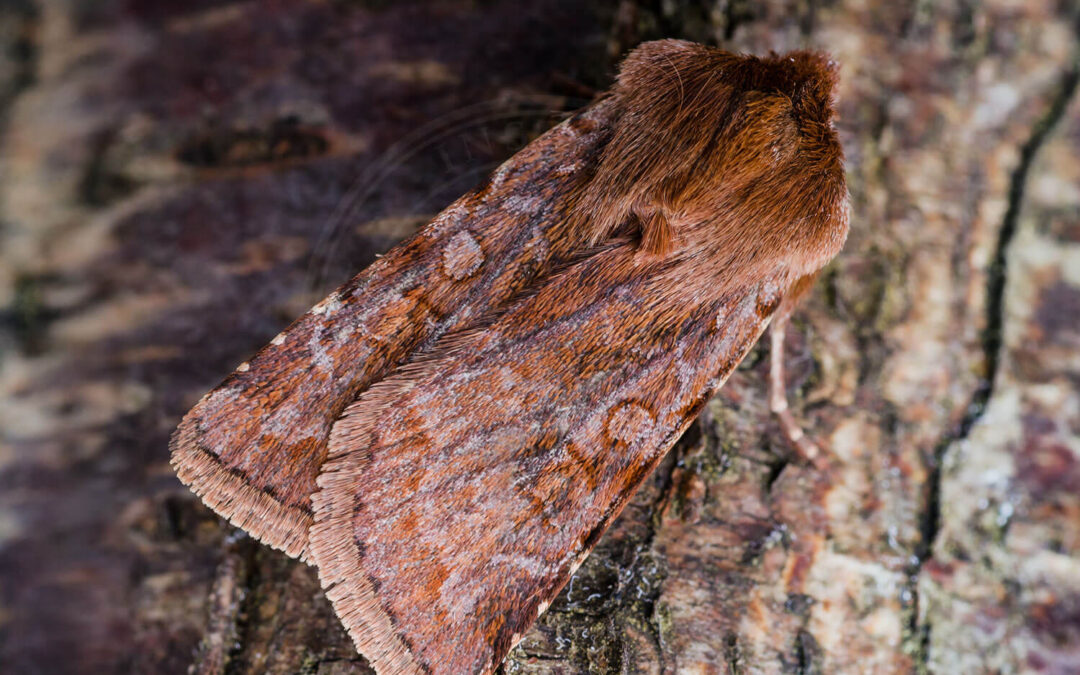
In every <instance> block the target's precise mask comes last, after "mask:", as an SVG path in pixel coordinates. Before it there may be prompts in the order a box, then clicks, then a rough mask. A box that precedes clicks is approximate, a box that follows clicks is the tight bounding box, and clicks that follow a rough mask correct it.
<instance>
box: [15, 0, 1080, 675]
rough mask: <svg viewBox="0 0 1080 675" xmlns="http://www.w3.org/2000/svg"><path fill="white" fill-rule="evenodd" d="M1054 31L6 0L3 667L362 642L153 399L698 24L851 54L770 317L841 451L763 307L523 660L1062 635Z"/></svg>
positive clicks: (1069, 513) (953, 20) (1064, 307)
mask: <svg viewBox="0 0 1080 675" xmlns="http://www.w3.org/2000/svg"><path fill="white" fill-rule="evenodd" d="M586 5H587V6H588V8H587V9H586V8H585V6H586ZM1078 34H1080V10H1078V9H1077V8H1076V6H1075V5H1073V4H1071V3H1068V2H1051V1H1050V0H1047V1H1046V2H1025V3H1016V2H1011V1H1009V0H991V1H989V2H986V3H968V2H964V1H962V0H955V1H951V2H942V3H922V2H910V3H894V2H857V1H855V0H837V1H835V2H802V1H796V0H789V1H787V2H783V1H770V2H766V3H749V2H743V1H742V0H718V1H717V2H715V3H711V4H703V5H698V4H695V3H690V2H681V1H680V2H659V1H656V2H647V1H645V0H624V1H622V2H615V1H614V0H611V1H609V2H600V3H574V2H569V1H566V0H541V1H540V2H537V3H515V2H508V1H507V2H503V1H496V2H490V3H469V2H464V1H458V0H448V1H447V2H440V3H434V4H423V3H417V4H412V3H380V2H359V3H327V2H315V1H314V0H311V1H301V0H295V1H293V2H276V3H242V2H221V3H209V2H199V3H131V2H119V0H114V1H108V2H99V3H76V2H62V1H59V0H50V1H42V2H40V3H36V4H35V3H31V2H29V0H26V1H25V2H11V1H9V2H4V3H0V47H2V49H3V52H4V54H3V56H2V57H0V124H2V125H3V127H2V134H3V135H2V138H0V144H2V145H0V216H2V219H0V401H2V406H0V579H2V583H0V669H3V670H4V671H5V672H8V671H10V672H50V673H64V672H117V671H118V672H185V671H189V672H197V673H226V672H227V673H295V672H306V673H347V672H368V670H367V666H366V664H365V662H364V660H363V659H362V658H361V657H359V656H358V655H357V654H356V653H355V651H354V650H353V648H352V646H351V643H350V641H349V640H348V638H347V636H346V635H345V633H344V632H343V630H342V629H341V628H340V625H339V624H338V622H337V620H336V618H335V617H334V615H333V612H332V610H331V608H330V606H329V604H328V603H327V601H326V600H325V599H324V598H323V596H322V593H321V591H320V589H319V584H318V579H317V576H316V574H315V572H314V570H313V569H312V568H310V567H307V566H305V565H303V564H302V563H298V562H295V561H292V560H290V559H288V558H286V557H285V556H283V555H281V554H279V553H276V552H274V551H271V550H268V549H266V548H264V547H261V546H259V545H258V544H257V543H255V542H253V541H251V540H250V539H247V538H246V537H244V536H242V535H240V534H238V533H236V532H235V531H233V530H232V529H231V528H229V527H228V526H227V525H226V524H223V523H222V522H221V521H220V520H219V519H218V518H216V517H215V516H214V515H213V514H212V513H211V512H209V511H208V510H207V509H205V508H204V507H203V506H202V505H201V504H200V503H199V501H198V499H197V498H195V497H194V496H193V495H192V494H190V492H188V491H187V490H186V489H185V488H184V487H183V486H181V485H180V484H179V482H178V481H177V480H176V479H175V477H174V476H173V475H172V472H171V470H170V469H169V466H168V449H167V441H168V436H169V433H170V432H171V430H172V429H173V428H174V426H175V425H176V423H177V422H178V420H179V418H180V416H181V415H182V414H183V413H184V412H185V411H186V410H187V409H188V408H189V407H190V406H191V405H192V404H194V403H195V401H196V400H198V398H199V397H200V396H201V395H202V394H203V393H204V392H205V391H206V390H208V389H209V388H210V387H211V386H213V385H214V384H216V383H217V382H218V381H219V380H220V379H221V378H222V377H224V376H225V375H226V374H228V373H229V372H230V371H231V370H232V369H233V368H234V367H235V366H236V365H237V364H239V363H240V362H241V361H243V360H244V359H245V358H247V357H248V356H249V355H250V354H251V353H252V352H253V351H254V350H255V349H257V348H258V347H260V346H262V345H263V344H265V343H266V342H267V341H269V339H270V338H272V337H273V336H274V335H275V334H276V333H277V332H278V331H279V330H281V328H283V327H284V326H285V325H286V324H287V323H288V322H289V321H290V320H291V319H292V318H293V317H295V316H297V315H299V314H300V313H302V312H303V311H305V310H306V309H307V308H308V307H309V306H310V305H311V304H313V303H314V302H315V301H317V300H318V299H320V298H321V297H322V296H323V295H324V294H325V293H326V292H327V291H329V290H330V289H332V288H333V287H335V286H336V285H338V284H339V283H340V282H342V281H343V280H345V279H347V278H348V277H349V276H351V274H353V273H354V272H355V271H357V270H359V269H361V268H363V267H364V266H366V265H367V264H369V263H370V262H371V261H372V260H373V259H374V256H375V255H377V254H379V253H381V252H382V251H384V250H385V249H387V248H388V247H389V246H391V245H392V244H393V243H394V242H395V241H397V240H399V239H400V238H402V237H404V236H406V235H407V234H409V233H410V232H412V231H414V230H415V229H416V228H417V227H419V226H420V225H422V224H423V223H424V222H425V221H426V219H427V218H429V217H430V216H431V215H433V214H434V213H436V212H438V211H439V210H440V209H441V208H442V206H444V205H445V204H447V203H449V201H451V200H452V199H453V198H454V197H456V196H457V195H458V194H460V193H462V192H464V191H465V190H466V189H468V188H469V187H471V186H472V185H474V184H476V183H478V182H479V181H480V179H481V178H482V177H483V175H484V174H485V173H486V172H488V171H490V170H491V169H493V168H494V167H495V166H497V164H498V163H499V162H500V161H501V160H502V159H504V158H506V157H508V156H509V155H511V154H512V153H513V152H514V151H515V150H516V149H518V148H519V147H521V146H522V145H524V144H525V143H526V142H527V141H528V140H530V139H531V138H533V137H535V136H536V135H538V134H539V133H540V132H542V131H543V130H544V129H545V128H547V127H548V126H550V125H551V124H552V123H553V122H554V121H555V120H556V119H558V117H559V115H561V114H563V113H565V112H567V111H569V110H573V109H575V108H577V107H580V106H582V105H584V104H585V103H587V102H588V100H589V98H590V96H591V95H592V93H593V92H595V91H599V90H602V89H604V88H606V87H607V86H608V84H609V83H610V81H611V77H612V74H613V66H614V64H615V63H616V62H617V59H618V56H619V55H620V54H621V53H623V52H624V51H625V50H626V49H628V48H629V47H631V46H633V45H634V44H636V43H637V42H639V41H642V40H645V39H653V38H659V37H684V38H689V39H694V40H699V41H705V42H710V43H714V44H719V45H721V46H724V47H725V48H728V49H733V50H738V51H748V52H755V53H763V52H766V51H768V50H776V51H784V50H788V49H794V48H803V47H809V48H815V49H824V50H827V51H829V52H831V53H832V55H833V56H834V57H835V58H836V59H837V60H838V61H839V62H840V63H841V66H842V68H841V85H840V89H839V109H840V119H839V122H838V128H839V130H840V134H841V137H842V141H843V144H844V147H845V152H846V155H847V171H848V181H849V187H850V190H851V195H852V204H853V211H852V232H851V236H850V238H849V241H848V243H847V246H846V248H845V250H844V251H843V252H842V253H841V255H840V256H839V257H838V259H837V260H836V261H835V262H834V263H833V264H832V265H831V266H830V267H829V268H827V270H826V271H825V273H824V274H823V275H822V277H821V279H820V281H819V283H818V285H817V287H816V288H815V290H814V291H813V293H812V295H811V296H810V297H809V298H808V300H807V301H806V302H805V303H804V305H803V306H802V307H801V308H800V310H799V311H797V312H796V315H795V317H794V322H793V324H792V325H791V326H790V327H789V329H788V338H789V341H788V353H787V354H786V363H787V368H788V391H789V396H790V397H791V399H792V402H793V406H794V412H795V414H796V417H797V418H798V419H800V420H801V422H802V423H803V425H804V426H805V428H806V429H807V430H808V431H809V432H810V433H811V435H812V436H813V437H814V438H815V439H816V440H817V441H818V442H819V443H820V444H822V445H823V446H825V447H827V448H829V449H830V450H831V452H832V453H833V454H834V455H835V457H836V461H835V462H834V463H833V464H832V465H831V466H830V467H829V468H828V469H825V470H818V469H814V468H811V467H808V466H803V465H801V464H799V463H796V462H793V461H791V454H790V451H789V449H788V447H787V446H786V444H785V442H784V440H783V437H782V435H781V433H780V430H779V427H778V426H777V424H776V422H775V421H774V420H773V419H772V418H771V417H770V414H769V406H768V391H767V389H768V387H767V381H768V363H767V359H766V358H765V357H766V356H767V345H766V344H762V345H760V346H759V347H758V348H757V349H756V350H755V352H754V353H753V354H752V355H751V356H750V357H749V358H748V359H747V361H746V363H744V364H743V366H741V367H740V369H739V370H738V371H737V372H736V374H735V375H734V376H733V377H732V378H731V379H730V381H729V382H728V384H727V385H726V386H725V388H724V389H723V390H722V391H721V392H720V394H719V395H718V396H717V397H716V398H715V399H714V400H713V401H712V402H711V403H710V404H709V406H708V407H707V409H706V411H705V412H704V413H703V414H702V416H701V418H700V419H699V421H698V422H697V423H696V424H695V425H694V427H693V428H692V429H691V430H690V432H688V433H687V435H686V436H685V437H684V438H683V439H682V440H681V441H680V442H679V444H678V445H677V446H676V448H675V449H674V450H673V451H672V452H671V454H670V455H669V457H668V458H667V459H666V460H665V461H664V463H663V464H662V465H661V467H660V468H659V469H658V470H657V471H656V472H655V474H654V475H653V476H651V477H650V478H649V479H648V480H647V482H646V484H645V485H644V486H643V487H642V489H641V490H640V492H639V493H638V494H637V495H636V496H635V498H634V499H633V501H632V503H631V504H630V506H629V507H627V509H626V511H625V512H624V513H623V514H622V516H621V517H620V518H619V519H618V521H617V522H616V523H615V524H614V525H613V527H612V528H611V529H610V530H609V531H608V532H607V533H606V534H605V536H604V538H603V539H602V541H601V543H600V545H599V546H598V548H597V549H596V551H595V552H594V553H593V554H592V555H591V556H590V557H589V558H588V560H587V561H586V563H585V564H584V566H583V567H582V568H581V569H580V570H579V571H578V572H577V574H576V575H575V576H574V578H573V579H572V581H571V582H570V584H568V586H567V588H566V589H564V591H563V593H562V594H561V595H560V597H559V599H558V601H556V602H555V603H554V604H553V605H552V607H551V609H550V610H549V611H548V612H547V613H546V614H545V615H544V616H543V618H542V619H541V620H540V621H539V623H538V624H537V625H536V626H535V627H534V629H533V630H532V631H531V632H530V633H529V634H528V635H527V636H526V638H525V639H524V641H523V642H522V643H521V645H520V646H519V647H518V648H517V649H515V650H514V651H513V652H512V654H511V656H510V658H509V659H508V661H507V663H506V664H505V665H504V670H505V672H507V673H578V672H581V673H586V672H587V673H615V672H626V673H639V672H640V673H683V672H688V673H697V672H702V673H759V672H760V673H777V672H793V673H794V672H797V673H895V672H933V673H954V672H965V673H978V672H988V673H989V672H1007V673H1019V672H1042V673H1069V672H1077V671H1080V647H1078V645H1080V394H1078V393H1077V391H1078V389H1080V386H1078V385H1080V319H1078V318H1077V317H1080V189H1078V188H1077V186H1078V185H1080V162H1078V160H1077V158H1078V157H1080V103H1078V102H1077V97H1076V95H1075V92H1076V88H1077V79H1078V76H1080V37H1078ZM766 342H767V341H766Z"/></svg>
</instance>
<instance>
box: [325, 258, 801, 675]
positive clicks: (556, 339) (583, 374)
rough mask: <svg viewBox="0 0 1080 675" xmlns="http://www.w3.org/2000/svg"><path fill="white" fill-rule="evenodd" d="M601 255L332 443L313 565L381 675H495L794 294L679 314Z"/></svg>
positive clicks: (394, 382) (355, 418) (353, 421)
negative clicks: (420, 674) (782, 299)
mask: <svg viewBox="0 0 1080 675" xmlns="http://www.w3.org/2000/svg"><path fill="white" fill-rule="evenodd" d="M654 276H655V275H654V274H651V273H650V269H649V268H648V267H647V266H646V267H645V268H643V267H642V265H641V264H640V262H635V247H634V246H633V245H629V244H622V245H618V246H615V247H612V248H608V249H605V250H603V251H601V252H598V253H597V254H596V255H594V256H592V257H590V258H589V259H587V260H585V261H583V262H581V263H578V264H576V265H574V266H573V267H571V268H569V269H568V270H566V271H565V272H562V273H560V274H559V275H557V276H555V277H553V278H550V279H548V280H546V281H545V283H544V285H543V287H542V288H540V289H539V291H538V292H537V293H536V294H534V295H530V296H529V297H526V298H524V299H522V300H521V301H520V302H518V303H517V304H515V305H513V306H512V307H511V308H510V309H509V310H508V311H507V312H506V313H505V314H502V315H500V316H498V317H497V318H496V319H495V321H494V323H492V324H491V325H490V326H488V327H486V328H482V329H477V330H471V331H468V332H466V333H464V334H461V335H451V336H448V337H447V338H444V340H443V341H442V343H440V344H438V345H436V347H435V351H434V352H433V353H432V354H431V355H429V356H425V357H422V359H421V360H420V361H419V362H417V363H414V364H410V365H409V366H406V367H405V368H403V369H402V370H401V371H400V372H399V373H398V374H395V375H393V376H391V377H389V378H387V379H386V380H384V381H383V382H380V383H378V384H376V385H374V386H373V387H372V388H371V389H370V390H369V391H368V392H367V393H365V394H364V395H363V396H362V397H361V399H360V400H359V401H358V402H357V403H356V404H354V405H352V406H350V407H349V408H348V409H347V410H346V412H345V415H344V416H343V418H342V420H341V421H339V422H338V423H337V424H336V425H335V427H334V431H333V433H332V436H331V442H330V458H329V460H328V461H327V463H326V464H325V465H324V468H323V474H322V475H321V476H320V478H319V485H320V486H321V487H322V491H321V492H320V493H319V494H317V495H316V497H315V525H314V526H313V527H312V530H311V537H312V549H311V550H312V556H313V559H314V561H315V562H316V564H317V565H318V567H319V573H320V577H321V579H322V582H323V585H324V587H325V588H326V589H327V595H328V596H329V597H330V599H331V601H332V602H333V604H334V607H335V609H336V610H337V612H338V615H339V616H340V617H341V618H342V620H343V621H344V623H345V625H346V628H347V629H348V630H349V633H350V634H351V636H352V637H353V639H354V641H355V642H356V644H357V647H358V649H359V650H360V652H361V653H363V654H364V655H365V656H367V657H368V659H369V660H370V661H371V662H372V664H373V665H374V666H375V667H376V669H378V670H379V672H387V673H396V672H440V673H443V672H445V673H475V672H489V671H490V670H491V669H493V668H494V667H495V666H496V665H497V664H498V663H499V662H500V661H501V660H502V659H503V657H504V656H505V655H506V653H507V652H508V651H509V649H510V648H511V647H512V646H513V644H515V643H516V642H517V640H519V639H520V637H521V635H522V634H524V632H525V631H526V630H527V629H528V627H529V626H530V625H531V624H532V623H533V621H535V620H536V618H537V616H538V614H540V613H541V612H542V611H543V610H544V609H545V608H546V607H547V605H548V603H549V602H550V601H551V600H552V598H553V597H554V596H555V594H556V593H557V592H558V591H559V589H560V588H561V587H562V586H563V584H565V583H566V581H567V580H568V578H569V576H570V575H571V574H572V572H573V570H574V569H576V567H577V565H578V564H580V562H581V561H582V559H583V558H584V557H585V556H586V555H587V554H588V552H589V551H590V550H591V549H592V547H593V546H594V545H595V544H596V542H597V540H598V539H599V537H600V535H601V533H602V532H603V531H604V530H605V529H606V528H607V526H608V525H609V523H610V522H611V521H612V519H613V518H614V517H615V516H616V515H618V513H619V512H620V511H621V510H622V507H623V506H624V505H625V504H626V502H627V500H628V499H629V498H630V496H631V495H632V494H633V493H634V491H635V490H636V489H637V487H638V485H639V484H640V483H641V481H642V480H643V479H644V478H645V477H646V476H648V475H649V473H650V472H651V471H652V470H653V468H654V466H655V465H656V463H657V462H658V461H659V460H660V458H662V457H663V455H664V454H665V452H666V451H667V450H668V449H669V448H670V446H671V445H672V444H673V443H674V442H675V441H676V440H677V439H678V437H679V435H680V434H681V433H682V432H683V431H684V430H685V428H686V427H687V425H688V424H689V423H690V422H691V421H692V420H693V419H694V417H696V415H697V414H698V412H699V411H700V409H701V407H702V406H703V405H704V403H705V402H706V401H707V400H708V398H709V397H710V396H711V394H712V393H713V391H714V390H715V389H716V388H717V387H718V386H720V384H721V383H722V382H723V381H724V380H725V379H726V378H727V376H728V374H729V373H730V372H731V370H732V369H733V368H734V367H735V365H736V364H737V363H738V362H739V361H740V360H741V358H742V357H743V355H744V354H745V352H746V351H747V350H748V349H750V347H751V346H752V345H753V344H754V342H755V341H756V340H757V338H758V336H759V334H760V333H761V331H762V330H763V329H764V327H765V325H766V323H767V321H768V318H769V316H770V315H771V313H772V312H773V311H774V310H775V308H776V306H777V303H778V302H779V300H780V295H781V292H782V290H783V289H782V288H780V287H779V286H778V285H777V284H775V283H770V282H769V281H764V282H761V283H758V284H756V285H754V286H752V287H746V286H743V285H741V284H739V283H737V280H733V283H732V284H730V285H729V287H728V288H726V289H723V288H719V289H716V290H717V293H716V295H715V296H714V297H712V298H708V299H705V300H703V301H702V302H697V303H695V302H693V301H692V300H691V299H688V298H686V297H683V296H680V295H679V294H674V295H670V296H669V295H666V294H664V293H663V291H662V290H658V289H657V288H656V287H655V285H654V284H652V283H651V282H650V280H651V279H653V278H654Z"/></svg>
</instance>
